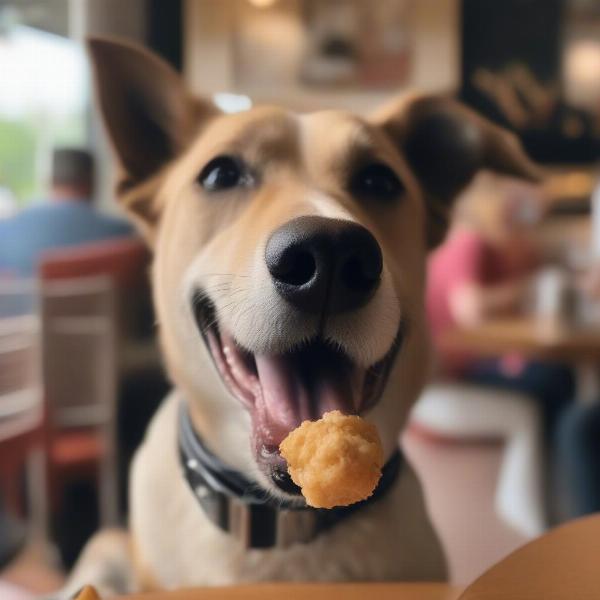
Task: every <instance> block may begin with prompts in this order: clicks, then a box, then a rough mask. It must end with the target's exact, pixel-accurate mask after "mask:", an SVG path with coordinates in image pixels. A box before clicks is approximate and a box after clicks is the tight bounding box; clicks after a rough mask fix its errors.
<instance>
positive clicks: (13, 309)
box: [0, 275, 39, 319]
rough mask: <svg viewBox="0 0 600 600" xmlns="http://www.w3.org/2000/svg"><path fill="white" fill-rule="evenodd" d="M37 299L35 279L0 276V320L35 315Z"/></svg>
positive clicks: (37, 291)
mask: <svg viewBox="0 0 600 600" xmlns="http://www.w3.org/2000/svg"><path fill="white" fill-rule="evenodd" d="M38 299H39V286H38V282H37V280H36V279H21V278H18V277H8V276H2V275H0V319H5V318H12V317H22V316H27V315H34V314H37V312H38V308H39V307H38Z"/></svg>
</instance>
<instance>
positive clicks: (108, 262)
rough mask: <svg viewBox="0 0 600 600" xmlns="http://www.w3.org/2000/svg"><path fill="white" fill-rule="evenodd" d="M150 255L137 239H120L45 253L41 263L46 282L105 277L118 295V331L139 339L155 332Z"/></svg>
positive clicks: (123, 334)
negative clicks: (143, 335)
mask: <svg viewBox="0 0 600 600" xmlns="http://www.w3.org/2000/svg"><path fill="white" fill-rule="evenodd" d="M149 264H150V253H149V252H148V249H147V248H146V246H144V244H143V243H142V242H141V241H140V240H137V239H130V238H126V239H117V240H108V241H104V242H97V243H93V244H85V245H81V246H77V247H70V248H61V249H57V250H51V251H48V252H45V253H44V254H43V256H42V257H41V260H40V262H39V267H38V271H39V276H40V279H41V280H42V281H44V282H48V281H56V280H64V279H75V278H80V277H97V276H106V277H108V278H109V279H110V280H111V281H112V284H113V287H114V290H115V296H116V316H117V319H118V324H119V327H118V331H119V334H120V335H122V336H123V337H131V336H133V337H137V336H139V335H140V332H142V333H143V332H144V331H145V330H150V331H151V330H152V323H153V317H152V314H151V301H150V292H149V282H148V267H149Z"/></svg>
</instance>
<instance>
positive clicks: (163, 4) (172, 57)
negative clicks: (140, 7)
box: [146, 0, 183, 71]
mask: <svg viewBox="0 0 600 600" xmlns="http://www.w3.org/2000/svg"><path fill="white" fill-rule="evenodd" d="M146 2H147V15H148V21H147V24H146V25H147V40H146V41H147V44H148V46H149V47H150V48H152V50H154V51H155V52H156V53H158V54H160V55H161V56H162V57H163V58H165V59H166V60H167V61H168V62H170V63H171V64H172V65H173V66H174V67H175V68H176V69H177V70H178V71H181V69H182V66H183V7H182V4H183V3H182V0H146Z"/></svg>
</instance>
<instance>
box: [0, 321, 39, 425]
mask: <svg viewBox="0 0 600 600" xmlns="http://www.w3.org/2000/svg"><path fill="white" fill-rule="evenodd" d="M39 361H40V327H39V320H38V318H37V317H36V316H34V315H28V316H20V317H5V318H0V420H2V419H9V418H14V417H17V416H19V415H21V414H23V413H24V412H26V411H28V410H31V409H35V408H39V407H41V399H42V394H41V383H40V379H41V378H40V362H39Z"/></svg>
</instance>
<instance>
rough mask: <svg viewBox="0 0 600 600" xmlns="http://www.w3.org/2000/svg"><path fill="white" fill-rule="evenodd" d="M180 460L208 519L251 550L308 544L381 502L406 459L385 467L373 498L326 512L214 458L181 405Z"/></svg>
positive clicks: (394, 457)
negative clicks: (276, 493) (275, 492)
mask: <svg viewBox="0 0 600 600" xmlns="http://www.w3.org/2000/svg"><path fill="white" fill-rule="evenodd" d="M179 458H180V461H181V466H182V468H183V472H184V475H185V478H186V480H187V482H188V484H189V486H190V488H191V490H192V492H193V493H194V496H195V497H196V499H197V500H198V503H199V504H200V506H201V507H202V509H203V510H204V512H205V513H206V516H207V517H208V518H209V519H210V520H211V521H212V522H213V523H214V524H215V525H217V527H219V528H221V529H222V530H223V531H227V532H229V533H231V534H232V535H233V536H234V537H235V538H237V539H238V540H240V541H241V542H242V543H243V544H244V545H245V546H246V547H247V548H273V547H287V546H290V545H292V544H295V543H299V542H300V543H306V542H310V541H311V540H313V539H314V538H316V537H317V536H318V535H319V534H320V533H322V532H324V531H327V530H328V529H330V528H332V527H333V526H334V525H336V524H337V523H339V522H340V521H342V520H344V519H345V518H346V517H349V516H350V515H351V514H353V513H355V512H356V511H358V510H360V509H361V508H363V507H365V506H368V505H369V504H372V503H373V502H375V501H377V500H378V499H379V498H381V497H382V496H383V495H384V494H385V493H386V492H387V491H388V490H389V489H390V488H391V486H392V484H393V483H394V481H396V478H397V477H398V474H399V472H400V467H401V464H402V455H401V453H400V451H399V450H397V451H396V452H394V454H393V455H392V458H390V460H389V461H388V462H387V463H386V464H385V466H384V467H383V470H382V475H381V479H380V480H379V484H378V485H377V487H376V488H375V491H374V492H373V495H372V496H371V497H370V498H367V499H366V500H363V501H362V502H357V503H356V504H352V505H351V506H343V507H338V508H333V509H329V510H328V509H320V508H312V507H309V506H306V505H298V504H297V503H294V502H286V501H285V500H283V501H282V500H279V499H276V498H273V497H271V496H270V494H269V493H268V492H267V491H266V490H265V489H264V488H261V487H260V485H259V484H258V483H256V482H253V481H250V480H248V479H246V478H245V477H244V476H243V475H242V474H241V473H239V472H238V471H234V470H233V469H230V468H229V467H227V466H225V465H224V464H223V463H222V462H221V460H220V459H219V458H217V457H216V456H215V455H214V454H212V452H210V451H209V450H208V449H207V448H206V446H204V444H203V443H202V440H201V439H200V438H199V437H198V434H197V433H196V431H195V430H194V427H193V425H192V422H191V419H190V416H189V413H188V411H187V408H186V407H185V405H184V404H183V403H182V405H181V409H180V411H179Z"/></svg>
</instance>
